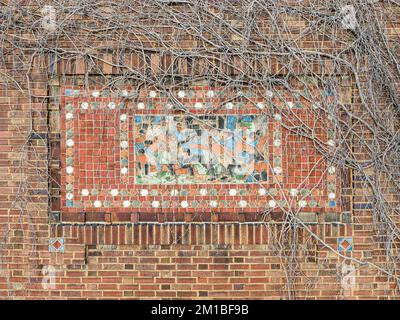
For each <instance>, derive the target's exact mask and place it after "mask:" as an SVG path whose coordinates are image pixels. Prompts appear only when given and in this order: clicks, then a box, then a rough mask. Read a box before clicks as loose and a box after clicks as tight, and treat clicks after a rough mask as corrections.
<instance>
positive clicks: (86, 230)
mask: <svg viewBox="0 0 400 320" xmlns="http://www.w3.org/2000/svg"><path fill="white" fill-rule="evenodd" d="M285 19H286V20H287V21H290V25H292V27H293V30H292V31H293V32H294V34H296V32H297V33H298V32H299V30H302V29H303V28H304V26H305V21H298V20H297V19H294V20H293V21H292V20H291V19H290V17H287V18H285ZM396 26H397V27H396ZM296 30H297V31H296ZM265 32H266V33H267V32H270V33H271V32H272V30H268V27H266V30H265ZM398 33H399V28H398V24H397V25H390V26H389V27H388V34H389V35H391V34H392V35H393V37H395V36H396V35H398ZM283 36H285V37H286V38H287V40H290V38H291V37H294V36H293V34H291V33H287V34H285V35H283ZM237 37H238V36H235V35H234V34H233V35H232V36H231V39H230V41H233V42H234V41H239V38H237ZM30 39H31V38H29V35H26V40H25V41H26V43H29V42H30ZM141 40H143V39H141ZM92 41H93V43H92ZM95 43H96V40H94V39H93V40H88V43H87V44H86V46H88V47H90V46H91V45H92V46H94V44H95ZM316 43H317V44H318V46H319V47H320V48H328V49H331V50H332V52H334V51H335V52H336V51H340V50H342V49H343V47H342V45H343V46H344V44H340V43H331V42H330V41H322V40H320V41H319V40H318V39H305V40H304V43H302V45H303V48H306V49H307V48H310V49H314V48H315V45H316ZM59 45H60V47H62V48H64V49H65V48H66V49H71V48H75V46H73V45H72V44H71V43H70V42H69V41H67V40H63V41H60V44H59ZM181 45H182V46H183V47H187V48H195V47H196V45H197V44H196V43H195V41H193V40H192V39H183V40H182V43H181ZM110 46H111V47H112V44H111V45H110ZM99 51H100V49H99ZM19 54H20V53H19V52H14V53H12V54H6V55H4V61H3V62H1V63H2V64H1V65H0V66H1V67H0V71H2V70H6V71H7V73H12V74H13V76H14V79H15V80H17V81H19V82H20V83H23V84H24V86H23V90H22V92H21V90H19V89H18V87H17V86H16V84H15V83H14V84H13V83H11V82H9V79H8V80H7V79H3V78H2V77H1V78H0V79H1V80H0V81H1V82H0V298H1V299H83V298H85V299H86V298H87V299H102V298H103V299H104V298H116V299H178V298H179V299H196V298H197V299H218V298H227V299H228V298H229V299H287V298H298V299H349V298H350V299H387V298H390V299H392V298H399V295H398V289H396V282H395V280H394V279H393V278H392V277H388V276H387V274H385V273H383V272H381V271H382V270H379V268H377V267H376V266H378V265H379V266H385V265H388V267H389V269H390V267H393V266H391V265H390V263H389V262H388V261H386V259H387V258H386V255H385V245H386V243H387V241H388V239H384V238H382V237H381V236H377V232H376V229H375V226H376V224H375V222H376V219H375V218H376V216H374V211H373V207H372V204H371V203H370V197H369V194H368V188H366V187H365V184H364V183H363V180H362V179H363V177H358V176H357V175H356V173H355V172H352V171H350V170H348V172H346V173H343V175H342V176H341V177H340V179H339V178H338V184H340V187H338V194H340V204H339V205H338V206H336V204H335V206H333V207H334V209H333V210H330V209H329V203H328V202H327V195H328V193H327V189H326V185H324V186H323V187H321V190H323V191H322V197H324V201H325V204H326V205H323V206H322V207H323V208H325V209H326V208H328V209H326V210H323V208H320V207H319V209H315V210H302V211H301V212H298V213H297V214H298V217H299V218H300V220H301V221H303V222H304V224H299V223H297V224H296V225H295V226H293V224H289V223H288V222H287V220H285V218H286V216H285V215H284V214H283V213H282V211H281V210H279V209H276V210H274V211H273V212H271V213H270V214H268V215H267V216H265V215H264V211H263V210H262V208H263V207H264V206H265V204H263V206H261V205H257V206H254V208H252V209H254V210H242V209H237V208H236V209H237V210H230V208H229V207H228V208H225V209H226V210H213V209H209V208H207V210H206V209H205V210H196V209H193V210H191V211H188V210H175V211H173V212H172V213H168V212H162V211H160V210H159V209H157V210H153V209H149V210H142V211H140V210H134V209H132V208H129V209H127V210H124V209H121V210H120V208H118V210H117V209H116V210H104V208H102V209H98V210H97V209H94V210H92V209H88V210H82V208H79V209H76V210H75V209H71V208H67V206H66V191H65V190H64V189H63V188H64V187H65V185H66V179H67V178H66V175H65V173H64V172H62V170H64V169H65V168H66V164H65V163H64V161H66V160H65V159H66V157H65V156H64V153H66V148H65V146H64V145H63V144H65V143H66V141H65V137H62V136H61V135H62V134H63V133H65V127H64V125H65V123H64V118H62V117H63V116H65V112H64V109H63V107H64V106H65V103H64V102H63V98H64V97H63V93H62V90H63V89H65V86H74V87H77V88H81V89H82V90H87V92H88V93H90V92H91V91H92V90H89V89H90V88H92V87H93V86H95V85H98V78H97V77H98V75H99V74H102V73H103V75H107V76H109V79H115V77H116V76H117V75H119V74H121V73H122V72H123V70H122V69H123V68H120V67H118V63H117V62H118V61H119V60H120V59H123V60H124V63H125V65H126V66H129V67H131V68H132V69H134V70H138V71H139V72H141V73H145V71H146V70H147V68H148V66H147V65H146V64H149V65H151V69H152V71H153V72H154V73H155V74H164V75H165V74H166V73H167V74H168V73H169V72H170V69H168V68H169V66H170V65H171V63H172V62H171V56H169V55H168V53H165V54H164V55H161V56H160V55H158V54H156V53H154V52H150V51H149V52H146V53H145V56H146V58H145V59H144V60H143V57H142V55H140V54H138V53H137V52H135V53H126V54H125V55H123V57H121V56H118V57H117V55H116V54H112V53H109V52H108V53H102V59H101V60H95V61H94V62H93V61H91V62H90V63H89V61H88V60H84V59H83V58H82V57H79V58H78V59H75V57H74V58H72V59H64V60H58V61H57V62H56V64H55V65H54V64H52V62H51V61H53V60H54V55H52V54H51V53H41V54H39V55H36V56H35V58H34V59H33V61H32V66H31V68H30V70H29V76H30V82H29V83H30V86H29V87H28V86H27V84H26V83H25V82H24V81H25V80H26V79H25V75H24V72H26V71H27V67H26V66H27V65H28V62H29V61H25V63H26V64H25V65H23V64H22V62H21V61H23V59H24V57H23V56H22V55H21V56H20V55H19ZM19 58H20V59H21V61H20V60H19ZM285 59H286V58H285V57H284V56H283V57H272V58H271V59H270V60H269V61H268V64H267V63H263V61H260V60H257V61H254V64H255V65H256V68H251V69H250V70H247V73H248V74H249V75H250V74H252V72H255V70H258V72H260V73H261V74H269V73H271V74H275V75H278V76H284V75H285V72H286V71H287V70H286V71H285V70H284V68H283V66H284V65H285V64H286V63H287V62H288V60H286V61H285ZM324 59H325V58H324ZM324 59H322V58H321V61H318V63H317V62H316V63H315V65H312V66H307V67H310V68H311V69H312V70H313V72H315V73H316V74H319V75H324V74H331V73H332V72H335V73H336V74H337V75H338V77H340V81H339V84H338V88H337V90H338V91H339V92H340V99H341V102H342V103H343V104H346V105H349V106H351V108H353V109H354V110H362V107H361V101H359V98H358V95H357V90H358V88H357V85H356V83H355V79H354V78H353V77H351V76H349V75H347V74H346V73H345V72H344V71H343V70H335V67H334V66H333V62H332V61H331V60H330V59H326V61H325V60H324ZM117 60H118V61H117ZM199 60H200V61H197V60H196V61H193V62H192V63H190V64H189V63H188V61H187V60H186V59H185V58H183V57H182V58H179V59H178V62H177V67H176V70H175V71H177V73H179V74H180V75H186V74H197V75H204V74H212V73H213V72H215V73H217V71H215V68H212V67H211V66H210V65H208V63H209V61H208V62H206V61H203V62H201V59H199ZM92 62H93V63H94V64H95V65H93V64H92ZM225 62H226V64H222V63H221V65H219V67H220V68H221V70H223V71H224V72H227V73H228V74H230V75H237V74H238V73H239V71H238V70H237V69H235V68H234V67H232V65H234V66H235V65H236V66H237V65H240V63H241V61H240V57H235V56H232V57H229V58H228V57H226V60H225ZM111 63H113V64H114V65H112V64H111ZM23 67H24V68H25V69H23ZM214 67H215V66H214ZM293 69H294V71H295V73H296V74H297V75H299V74H307V73H308V72H309V70H307V68H305V66H304V65H301V64H298V65H294V66H293ZM10 70H14V71H10ZM15 70H17V71H15ZM87 70H90V73H91V74H92V75H91V76H88V78H89V79H87V78H86V77H85V72H86V71H87ZM221 70H219V73H221ZM0 75H2V73H0ZM95 75H96V76H95ZM86 76H87V74H86ZM109 79H107V80H105V82H106V83H107V81H108V80H109ZM363 80H365V79H363ZM85 81H89V82H90V85H89V86H87V83H86V82H85ZM128 85H129V84H128ZM124 87H126V84H123V85H122V86H121V88H124ZM28 91H29V94H27V92H28ZM77 105H78V102H77ZM362 112H363V111H360V113H362ZM107 120H109V119H107ZM345 120H348V119H345ZM310 121H313V120H312V119H311V120H310ZM351 121H354V122H355V120H354V119H352V120H351ZM359 126H360V128H358V129H359V130H360V131H361V132H362V131H363V130H362V125H361V124H359ZM286 138H287V143H288V145H289V146H290V149H289V150H287V154H284V155H283V156H284V157H286V158H285V159H286V160H285V161H287V162H286V163H285V165H286V169H285V170H287V175H285V176H284V177H283V176H282V180H284V182H285V183H286V184H288V187H287V189H288V190H289V189H290V183H292V181H293V179H296V177H298V176H299V175H300V176H302V175H303V174H304V172H300V173H299V172H296V170H297V169H298V164H299V163H301V164H303V165H305V166H307V169H306V170H307V171H309V170H311V165H312V164H313V163H314V162H315V159H314V160H312V159H310V158H312V157H316V155H315V154H313V153H312V152H311V151H310V150H309V149H312V148H311V147H310V146H306V147H305V149H306V150H309V151H310V152H306V154H301V152H300V151H298V150H297V149H296V148H299V144H298V143H299V142H298V141H297V142H296V140H295V137H293V136H289V135H288V136H287V137H286ZM366 138H367V137H366ZM348 142H349V143H351V144H353V145H354V146H353V150H354V154H355V156H356V158H357V159H358V160H360V161H362V160H368V156H369V155H368V153H367V151H366V150H363V148H362V146H358V145H357V137H353V136H349V137H348ZM271 149H272V148H271ZM287 159H290V160H287ZM108 160H109V159H107V161H106V162H108ZM300 167H301V166H300ZM317 170H320V171H322V169H321V168H317ZM47 173H49V174H50V178H49V177H48V176H47ZM82 176H83V174H82ZM82 176H81V177H79V176H78V177H77V178H78V179H79V178H82ZM321 177H324V175H323V174H322V173H321V172H316V173H315V175H314V176H311V178H310V180H309V183H310V185H312V184H313V183H314V184H315V183H317V180H318V179H319V178H321ZM313 179H314V180H313ZM326 181H327V178H326V177H324V178H323V179H322V183H325V184H326V183H327V182H326ZM335 183H336V182H335ZM77 191H80V190H77ZM388 199H391V201H392V203H394V204H395V205H396V204H397V205H398V203H399V202H398V201H399V200H398V195H396V194H393V192H391V191H390V190H388ZM102 200H103V199H102ZM152 200H153V201H154V200H160V201H161V200H162V199H161V197H158V198H157V196H155V198H154V199H152ZM267 200H269V199H267ZM247 201H248V202H251V201H253V200H252V199H251V198H249V199H248V200H247ZM120 204H121V203H119V205H120ZM309 209H311V208H309ZM196 213H197V214H196ZM397 219H398V218H397ZM395 222H398V221H397V220H396V221H395ZM282 230H284V232H283V231H282ZM311 233H312V234H313V236H311V235H310V234H311ZM341 238H349V239H352V244H351V245H352V250H351V251H350V250H348V251H347V252H344V251H346V250H344V251H343V250H339V252H336V251H337V250H338V249H339V247H338V246H339V241H340V239H341ZM51 239H52V240H54V241H57V239H60V240H62V241H63V244H62V243H58V244H56V242H53V243H52V246H53V247H54V248H55V249H56V250H54V248H49V241H50V240H51ZM340 244H341V245H346V244H345V243H344V242H341V243H340ZM59 246H61V247H63V248H64V249H63V252H53V251H57V249H59V248H60V247H59ZM293 246H295V247H296V249H297V250H296V255H295V261H293V260H292V259H293V257H292V256H291V253H292V251H291V249H293ZM345 249H346V248H345ZM392 255H393V256H396V255H398V252H395V250H393V253H392ZM344 257H347V258H348V259H344ZM352 259H357V260H361V261H364V264H359V263H358V262H356V261H355V260H352ZM343 264H348V265H352V266H355V267H356V269H355V275H356V277H355V279H356V280H355V287H354V289H353V290H352V291H351V293H350V294H349V293H345V292H344V290H343V287H342V283H343V276H344V275H343V274H342V271H341V270H342V267H343ZM293 265H296V269H295V270H294V269H293ZM48 266H52V267H53V268H54V271H55V281H56V283H55V286H54V287H53V288H50V289H49V288H46V287H44V286H43V280H44V279H45V278H46V271H44V270H48V269H46V267H48ZM288 279H290V281H289V282H288Z"/></svg>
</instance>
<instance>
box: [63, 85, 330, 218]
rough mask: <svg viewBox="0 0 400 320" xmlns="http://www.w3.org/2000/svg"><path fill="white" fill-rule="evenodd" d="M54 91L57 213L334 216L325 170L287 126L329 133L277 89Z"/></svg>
mask: <svg viewBox="0 0 400 320" xmlns="http://www.w3.org/2000/svg"><path fill="white" fill-rule="evenodd" d="M63 93H64V94H65V95H64V96H63V97H62V144H61V150H62V153H61V163H62V168H63V169H62V181H61V184H62V190H61V195H62V202H61V207H62V208H61V209H62V211H69V212H82V211H94V212H96V211H97V212H113V211H117V212H124V211H126V212H138V211H140V212H229V211H232V210H239V211H243V212H246V211H248V212H260V211H265V210H275V211H279V210H282V209H283V208H288V207H292V208H294V209H295V210H301V211H315V210H321V209H322V208H323V209H329V210H335V209H336V206H337V177H336V168H335V166H334V165H333V164H328V163H326V161H325V160H324V158H323V157H322V156H321V155H320V154H319V153H318V150H317V149H316V148H315V146H313V145H311V144H310V143H309V142H308V141H307V140H305V139H304V137H299V136H298V135H296V134H295V133H293V130H291V131H290V130H288V128H289V127H293V126H299V125H301V124H302V123H303V124H306V125H309V126H310V127H312V128H314V129H315V132H316V134H317V136H318V138H319V139H320V140H321V141H322V142H323V143H327V144H329V143H332V142H331V141H334V136H335V133H334V132H333V131H329V130H330V129H329V125H328V124H327V122H326V121H325V120H326V119H325V118H326V117H325V118H324V116H321V119H316V118H315V116H312V117H311V116H310V115H309V113H307V109H308V108H312V106H310V105H308V104H307V101H306V100H299V99H298V98H297V97H295V96H291V95H288V94H287V93H286V92H285V91H282V92H278V91H277V92H275V93H274V94H273V93H272V92H264V93H262V94H260V93H254V90H251V89H249V90H248V91H240V92H236V93H232V92H225V91H224V89H223V88H217V87H214V88H210V87H208V86H205V87H195V88H194V89H185V90H177V91H176V92H173V93H160V92H158V91H156V90H148V89H146V90H141V91H140V92H137V91H135V90H132V89H131V88H127V89H126V90H122V91H118V92H116V93H111V92H109V91H108V90H103V89H100V88H91V89H90V90H85V91H84V90H81V89H80V88H77V87H69V88H64V90H63ZM171 95H173V99H171ZM176 99H177V100H178V101H176ZM291 119H297V120H295V121H293V120H291ZM289 120H290V121H289ZM296 121H297V122H296ZM298 121H300V123H299V122H298ZM307 173H308V175H307Z"/></svg>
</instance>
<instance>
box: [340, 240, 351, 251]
mask: <svg viewBox="0 0 400 320" xmlns="http://www.w3.org/2000/svg"><path fill="white" fill-rule="evenodd" d="M338 250H339V251H340V252H351V251H353V238H351V237H346V238H345V237H341V238H338Z"/></svg>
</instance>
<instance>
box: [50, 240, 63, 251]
mask: <svg viewBox="0 0 400 320" xmlns="http://www.w3.org/2000/svg"><path fill="white" fill-rule="evenodd" d="M49 252H64V239H63V238H50V239H49Z"/></svg>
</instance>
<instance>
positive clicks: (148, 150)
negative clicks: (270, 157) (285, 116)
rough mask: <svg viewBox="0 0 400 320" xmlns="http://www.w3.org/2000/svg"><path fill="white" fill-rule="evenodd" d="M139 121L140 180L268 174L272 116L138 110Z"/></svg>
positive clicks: (242, 179) (239, 179)
mask: <svg viewBox="0 0 400 320" xmlns="http://www.w3.org/2000/svg"><path fill="white" fill-rule="evenodd" d="M134 123H135V125H134V137H135V148H134V149H135V151H134V152H135V180H136V183H138V184H158V183H183V184H186V183H216V182H218V183H249V182H256V181H267V179H268V173H267V172H268V164H267V163H268V161H267V155H266V144H267V117H266V116H263V115H257V116H256V115H238V116H236V115H228V116H198V117H193V116H165V115H161V116H135V120H134Z"/></svg>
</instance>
